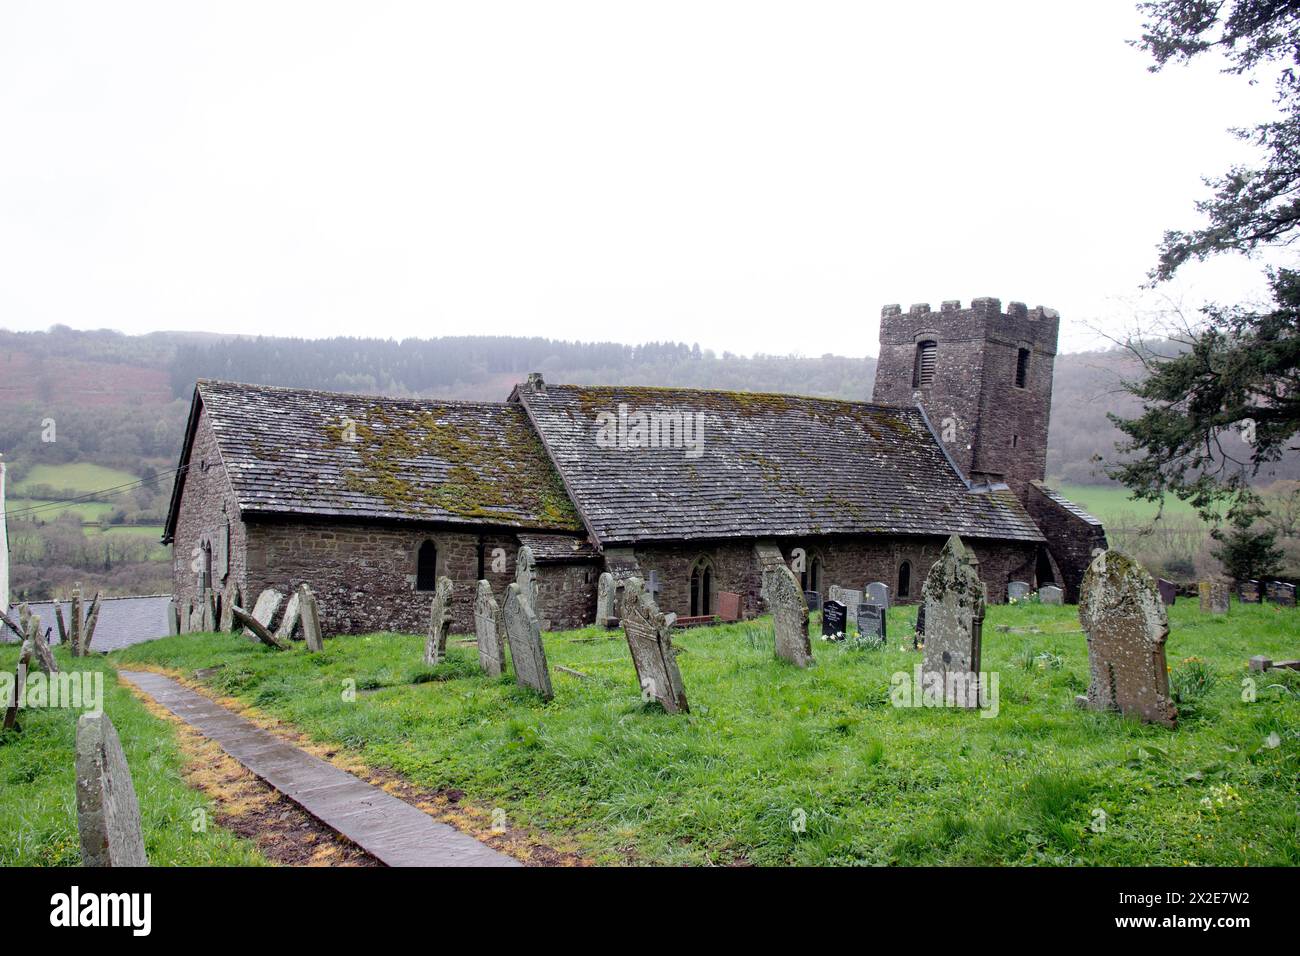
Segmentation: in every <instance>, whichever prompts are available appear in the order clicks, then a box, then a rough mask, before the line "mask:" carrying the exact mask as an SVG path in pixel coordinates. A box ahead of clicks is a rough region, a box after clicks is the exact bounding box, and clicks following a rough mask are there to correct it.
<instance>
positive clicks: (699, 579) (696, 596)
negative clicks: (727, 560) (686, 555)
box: [691, 558, 713, 617]
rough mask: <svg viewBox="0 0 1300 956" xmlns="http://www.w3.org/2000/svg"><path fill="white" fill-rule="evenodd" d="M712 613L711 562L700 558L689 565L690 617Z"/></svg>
mask: <svg viewBox="0 0 1300 956" xmlns="http://www.w3.org/2000/svg"><path fill="white" fill-rule="evenodd" d="M712 613H713V563H712V562H711V561H710V560H709V559H708V558H700V559H699V560H697V561H696V562H695V563H694V564H693V565H691V617H707V616H709V615H710V614H712Z"/></svg>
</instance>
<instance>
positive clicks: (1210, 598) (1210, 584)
mask: <svg viewBox="0 0 1300 956" xmlns="http://www.w3.org/2000/svg"><path fill="white" fill-rule="evenodd" d="M1196 590H1197V594H1198V596H1199V597H1200V600H1201V613H1202V614H1227V613H1228V586H1227V585H1226V584H1224V583H1223V582H1222V581H1201V582H1200V583H1198V584H1197V586H1196Z"/></svg>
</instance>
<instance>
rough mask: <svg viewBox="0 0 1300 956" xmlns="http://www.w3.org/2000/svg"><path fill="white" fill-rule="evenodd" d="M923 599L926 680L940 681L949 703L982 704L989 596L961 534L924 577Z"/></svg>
mask: <svg viewBox="0 0 1300 956" xmlns="http://www.w3.org/2000/svg"><path fill="white" fill-rule="evenodd" d="M921 600H922V601H923V602H924V604H925V660H924V663H923V664H922V671H923V673H924V675H925V680H926V681H927V682H932V681H941V682H942V685H943V699H944V703H945V704H947V705H948V706H951V707H979V706H981V700H980V684H979V680H980V677H979V674H980V655H981V651H982V642H983V636H984V635H983V631H984V606H985V603H986V601H987V597H986V593H985V589H984V582H983V581H981V580H980V573H979V561H978V559H976V557H975V554H974V552H972V551H971V550H970V549H969V548H967V547H966V545H965V544H963V543H962V540H961V538H959V537H957V535H953V536H952V537H950V538H949V539H948V542H947V544H945V545H944V546H943V550H942V551H941V552H940V553H939V560H938V561H936V562H935V563H934V566H933V567H931V568H930V573H929V574H928V575H926V578H925V586H924V587H923V588H922V589H921ZM936 675H937V676H936Z"/></svg>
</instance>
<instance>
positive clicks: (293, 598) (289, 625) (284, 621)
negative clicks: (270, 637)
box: [275, 591, 302, 641]
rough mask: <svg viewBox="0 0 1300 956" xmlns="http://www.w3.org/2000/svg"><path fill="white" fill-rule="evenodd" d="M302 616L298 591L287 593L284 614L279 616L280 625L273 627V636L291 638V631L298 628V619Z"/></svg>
mask: <svg viewBox="0 0 1300 956" xmlns="http://www.w3.org/2000/svg"><path fill="white" fill-rule="evenodd" d="M301 616H302V597H301V596H300V594H299V592H298V591H294V592H293V593H292V594H290V595H289V600H288V602H287V603H286V604H285V606H284V615H283V616H282V617H281V618H280V626H279V627H278V628H276V629H275V636H276V637H282V638H284V639H285V640H286V641H288V640H292V638H293V632H294V631H296V630H297V629H298V621H299V619H300V618H301Z"/></svg>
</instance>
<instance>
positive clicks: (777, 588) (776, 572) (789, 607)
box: [762, 564, 813, 667]
mask: <svg viewBox="0 0 1300 956" xmlns="http://www.w3.org/2000/svg"><path fill="white" fill-rule="evenodd" d="M762 596H763V600H764V601H766V602H767V607H768V610H770V611H771V612H772V629H773V631H775V632H776V656H777V657H779V658H781V659H782V660H786V661H789V662H790V663H791V664H794V665H795V666H796V667H807V666H808V665H809V664H811V663H812V659H813V658H812V644H811V643H810V642H809V640H808V602H807V601H805V600H804V597H803V590H802V589H801V588H800V587H799V579H798V578H796V577H795V576H794V572H793V571H791V570H790V569H789V568H788V567H786V566H785V565H784V564H776V565H771V564H769V565H768V566H767V567H765V568H764V569H763V594H762Z"/></svg>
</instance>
